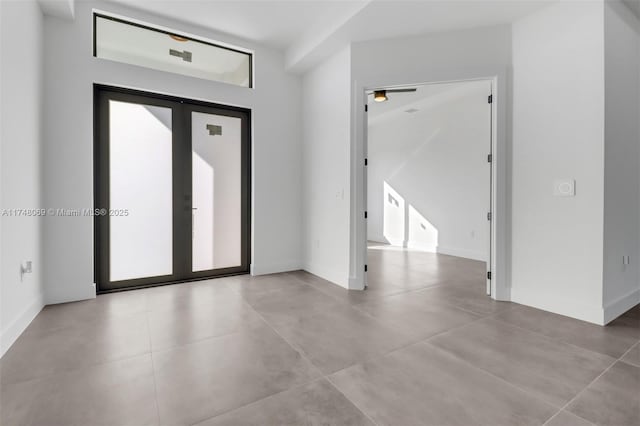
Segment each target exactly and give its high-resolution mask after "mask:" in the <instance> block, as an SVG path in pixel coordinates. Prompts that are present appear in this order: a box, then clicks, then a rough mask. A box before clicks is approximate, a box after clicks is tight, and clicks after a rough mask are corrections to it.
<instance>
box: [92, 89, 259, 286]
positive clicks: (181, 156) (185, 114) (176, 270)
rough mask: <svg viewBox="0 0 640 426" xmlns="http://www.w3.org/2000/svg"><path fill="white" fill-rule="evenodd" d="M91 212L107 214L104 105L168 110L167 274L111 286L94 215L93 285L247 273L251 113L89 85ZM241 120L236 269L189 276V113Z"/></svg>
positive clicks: (100, 222)
mask: <svg viewBox="0 0 640 426" xmlns="http://www.w3.org/2000/svg"><path fill="white" fill-rule="evenodd" d="M93 87H94V164H93V165H94V212H97V211H99V210H100V209H102V210H103V211H106V212H109V210H110V206H109V100H116V101H122V102H131V103H137V104H144V105H152V106H159V107H165V108H171V111H172V160H173V161H172V175H173V184H172V186H173V187H172V194H173V273H172V274H171V275H163V276H155V277H144V278H134V279H128V280H122V281H115V282H111V281H110V278H109V271H110V258H109V253H110V242H109V217H110V216H109V214H106V215H98V214H96V215H94V281H95V283H96V287H97V292H98V293H108V292H113V291H121V290H130V289H135V288H143V287H152V286H158V285H166V284H174V283H181V282H188V281H195V280H202V279H208V278H215V277H221V276H229V275H238V274H246V273H249V265H250V262H251V110H249V109H245V108H240V107H233V106H226V105H220V104H214V103H209V102H203V101H197V100H192V99H185V98H180V97H175V96H169V95H161V94H156V93H150V92H144V91H139V90H132V89H124V88H120V87H112V86H106V85H101V84H94V85H93ZM192 112H203V113H208V114H216V115H224V116H229V117H236V118H239V119H240V120H241V126H242V136H241V156H242V159H241V170H242V177H241V190H242V194H241V199H242V201H241V203H242V208H241V215H242V218H241V224H242V225H241V265H240V266H237V267H230V268H221V269H215V270H207V271H198V272H192V270H191V269H192V268H191V265H192V250H191V238H190V236H191V229H192V225H193V224H192V215H191V212H192V210H191V208H192V170H191V167H192V140H191V113H192Z"/></svg>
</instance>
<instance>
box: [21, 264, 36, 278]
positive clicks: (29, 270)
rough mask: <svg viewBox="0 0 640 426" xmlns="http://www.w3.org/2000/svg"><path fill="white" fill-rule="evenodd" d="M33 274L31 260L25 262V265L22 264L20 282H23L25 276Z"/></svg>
mask: <svg viewBox="0 0 640 426" xmlns="http://www.w3.org/2000/svg"><path fill="white" fill-rule="evenodd" d="M32 272H33V262H32V261H31V260H25V261H24V263H21V264H20V281H22V277H23V276H24V274H30V273H32Z"/></svg>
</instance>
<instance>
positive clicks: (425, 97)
mask: <svg viewBox="0 0 640 426" xmlns="http://www.w3.org/2000/svg"><path fill="white" fill-rule="evenodd" d="M411 87H414V88H416V91H415V92H409V93H388V94H387V96H388V100H387V101H385V102H374V101H373V100H372V98H371V97H370V98H369V102H368V105H369V115H368V117H369V123H370V124H371V123H375V122H378V121H380V120H386V119H388V118H392V117H395V116H397V115H399V114H408V113H410V112H408V111H407V110H411V109H415V110H418V111H420V110H426V109H428V108H431V107H433V106H435V105H438V104H439V103H441V102H445V101H448V100H451V99H454V98H458V97H460V96H466V95H468V94H469V93H471V92H474V93H475V92H477V93H478V94H479V95H478V96H479V99H480V101H481V102H482V101H484V102H486V98H485V95H486V96H488V95H489V93H490V91H491V82H490V81H488V80H474V81H457V82H451V83H437V84H423V85H416V86H411Z"/></svg>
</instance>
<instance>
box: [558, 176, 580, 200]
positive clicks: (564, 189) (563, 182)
mask: <svg viewBox="0 0 640 426" xmlns="http://www.w3.org/2000/svg"><path fill="white" fill-rule="evenodd" d="M553 195H554V196H556V197H573V196H575V195H576V181H575V179H556V180H555V181H554V182H553Z"/></svg>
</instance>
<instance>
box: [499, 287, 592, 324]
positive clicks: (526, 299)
mask: <svg viewBox="0 0 640 426" xmlns="http://www.w3.org/2000/svg"><path fill="white" fill-rule="evenodd" d="M511 301H512V302H515V303H519V304H521V305H526V306H530V307H532V308H536V309H540V310H543V311H547V312H552V313H554V314H558V315H562V316H565V317H570V318H575V319H578V320H582V321H586V322H590V323H592V324H597V325H604V321H603V320H604V310H603V309H602V306H592V305H583V304H580V303H576V301H575V300H573V299H565V298H562V299H560V298H557V297H549V295H548V294H541V293H540V292H536V291H526V290H525V291H523V290H522V289H520V288H518V287H514V288H512V289H511Z"/></svg>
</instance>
